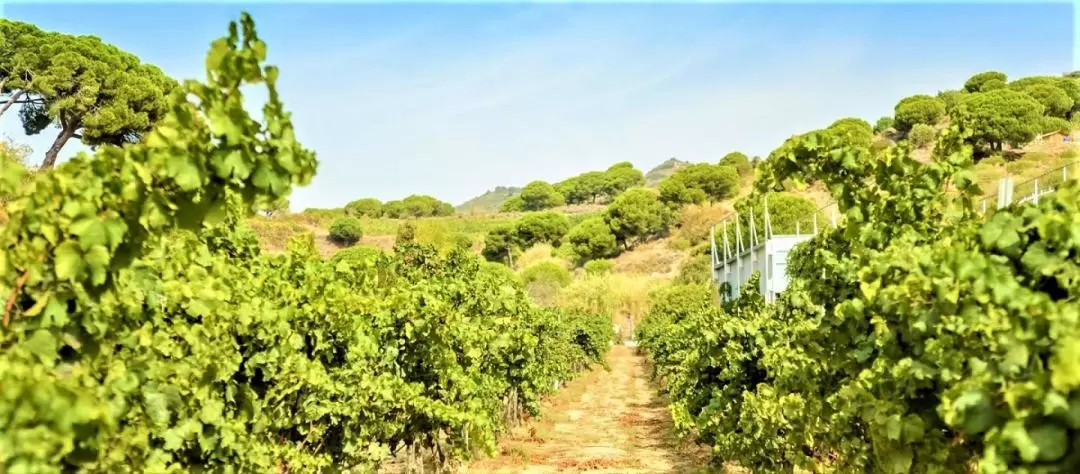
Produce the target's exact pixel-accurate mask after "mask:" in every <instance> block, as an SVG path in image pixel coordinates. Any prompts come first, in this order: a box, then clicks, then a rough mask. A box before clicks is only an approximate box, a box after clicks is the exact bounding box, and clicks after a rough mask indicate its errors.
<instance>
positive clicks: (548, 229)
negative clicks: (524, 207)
mask: <svg viewBox="0 0 1080 474" xmlns="http://www.w3.org/2000/svg"><path fill="white" fill-rule="evenodd" d="M569 230H570V220H569V219H567V217H566V216H565V215H563V214H561V213H558V212H553V211H548V212H535V213H529V214H526V215H524V216H521V218H519V219H518V220H517V221H514V222H512V223H510V224H508V225H505V226H501V227H497V228H495V229H493V230H492V231H491V232H489V233H488V234H487V235H486V236H485V237H484V250H483V251H482V254H483V255H484V257H485V258H487V259H488V260H491V261H506V258H507V253H508V252H510V253H517V251H519V250H521V249H524V248H528V247H532V246H534V245H537V244H542V243H548V244H553V245H559V244H561V243H562V239H563V237H564V236H565V235H566V234H567V232H568V231H569Z"/></svg>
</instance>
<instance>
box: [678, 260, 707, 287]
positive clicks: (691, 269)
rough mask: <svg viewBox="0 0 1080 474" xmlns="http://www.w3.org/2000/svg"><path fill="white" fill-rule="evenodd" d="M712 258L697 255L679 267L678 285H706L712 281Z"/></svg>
mask: <svg viewBox="0 0 1080 474" xmlns="http://www.w3.org/2000/svg"><path fill="white" fill-rule="evenodd" d="M711 261H712V256H710V255H708V254H706V255H695V256H693V257H691V258H689V259H687V260H686V261H685V262H683V263H682V265H681V266H680V267H679V274H678V275H676V276H675V283H676V284H684V285H685V284H706V283H709V282H710V281H712V270H713V269H712V265H711V263H712V262H711Z"/></svg>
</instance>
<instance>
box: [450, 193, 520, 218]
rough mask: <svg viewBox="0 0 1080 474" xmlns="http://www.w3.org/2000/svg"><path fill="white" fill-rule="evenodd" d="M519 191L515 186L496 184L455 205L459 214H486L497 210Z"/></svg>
mask: <svg viewBox="0 0 1080 474" xmlns="http://www.w3.org/2000/svg"><path fill="white" fill-rule="evenodd" d="M520 192H521V188H518V187H515V186H497V187H496V188H495V189H492V190H489V191H487V192H485V193H484V194H481V195H479V196H476V197H474V198H472V199H469V200H468V201H465V202H463V203H461V204H460V205H458V206H457V207H455V209H456V210H457V212H458V213H460V214H488V213H492V212H499V207H501V206H502V203H503V202H505V201H506V200H507V199H510V197H511V196H513V195H515V194H518V193H520Z"/></svg>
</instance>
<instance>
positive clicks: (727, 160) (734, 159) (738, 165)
mask: <svg viewBox="0 0 1080 474" xmlns="http://www.w3.org/2000/svg"><path fill="white" fill-rule="evenodd" d="M719 164H720V166H731V167H733V168H735V171H738V173H739V175H740V176H747V175H749V174H751V173H753V172H754V165H753V164H751V163H750V158H749V157H747V156H746V155H744V154H742V153H740V152H737V151H733V152H731V153H728V154H726V155H724V157H723V158H720V163H719Z"/></svg>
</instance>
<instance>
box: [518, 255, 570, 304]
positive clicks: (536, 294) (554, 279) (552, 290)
mask: <svg viewBox="0 0 1080 474" xmlns="http://www.w3.org/2000/svg"><path fill="white" fill-rule="evenodd" d="M520 276H521V281H522V283H524V284H525V289H526V290H527V291H528V292H529V296H530V297H532V299H533V301H535V302H536V303H537V304H539V305H541V306H551V305H553V304H554V303H555V299H556V296H557V295H558V293H559V290H560V289H562V288H564V287H566V286H567V285H569V284H570V282H571V281H573V277H572V276H571V275H570V271H569V270H567V269H566V267H563V266H562V265H559V264H558V263H556V262H553V261H550V260H548V261H544V262H540V263H537V264H535V265H532V266H530V267H528V268H526V269H524V270H522V271H521V272H520Z"/></svg>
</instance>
